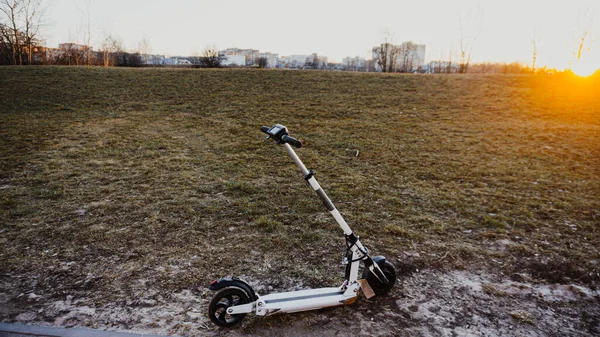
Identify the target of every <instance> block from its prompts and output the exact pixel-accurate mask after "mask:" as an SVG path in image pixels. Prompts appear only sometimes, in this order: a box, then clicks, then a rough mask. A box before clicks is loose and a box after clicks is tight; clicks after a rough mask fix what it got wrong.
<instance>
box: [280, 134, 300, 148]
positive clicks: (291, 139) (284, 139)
mask: <svg viewBox="0 0 600 337" xmlns="http://www.w3.org/2000/svg"><path fill="white" fill-rule="evenodd" d="M281 141H282V142H283V143H288V144H290V145H291V146H293V147H296V148H301V147H302V143H301V142H300V141H299V140H298V139H296V138H294V137H290V136H288V135H284V136H283V137H281Z"/></svg>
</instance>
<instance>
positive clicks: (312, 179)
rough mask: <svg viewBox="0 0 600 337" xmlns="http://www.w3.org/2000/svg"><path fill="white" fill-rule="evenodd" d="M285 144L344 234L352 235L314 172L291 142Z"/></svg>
mask: <svg viewBox="0 0 600 337" xmlns="http://www.w3.org/2000/svg"><path fill="white" fill-rule="evenodd" d="M283 146H284V147H285V149H286V150H287V152H288V154H289V155H290V157H291V158H292V160H293V161H294V163H296V165H297V166H298V167H299V168H300V171H302V174H304V176H305V177H306V178H307V179H306V180H307V181H308V183H309V184H310V186H311V187H312V188H313V190H315V192H316V193H317V195H318V196H319V198H321V201H323V204H324V205H325V207H327V210H328V211H329V212H330V213H331V215H333V218H334V219H335V221H336V222H337V223H338V225H340V227H341V228H342V230H343V231H344V234H346V235H352V230H351V229H350V226H348V224H347V223H346V220H344V218H343V217H342V215H341V214H340V211H338V210H337V208H335V205H334V204H333V202H331V199H329V197H328V196H327V194H326V193H325V191H323V189H322V188H321V185H319V183H318V182H317V179H315V177H314V172H313V173H312V174H311V172H310V171H308V169H306V166H304V163H302V160H300V158H299V157H298V155H297V154H296V152H295V151H294V149H293V148H292V147H291V146H290V144H287V143H284V144H283Z"/></svg>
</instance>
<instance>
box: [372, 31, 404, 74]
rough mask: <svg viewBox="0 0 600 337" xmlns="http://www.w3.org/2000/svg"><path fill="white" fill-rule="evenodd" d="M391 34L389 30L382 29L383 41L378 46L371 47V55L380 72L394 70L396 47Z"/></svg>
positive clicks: (396, 54)
mask: <svg viewBox="0 0 600 337" xmlns="http://www.w3.org/2000/svg"><path fill="white" fill-rule="evenodd" d="M393 40H394V39H393V35H392V33H391V32H390V31H389V30H387V29H386V30H385V31H384V36H383V42H382V43H381V44H379V47H375V48H373V55H374V56H375V60H376V61H377V64H378V65H379V67H380V68H381V71H382V72H384V73H385V72H392V71H395V70H396V65H397V58H398V52H399V50H398V47H397V46H394V44H393Z"/></svg>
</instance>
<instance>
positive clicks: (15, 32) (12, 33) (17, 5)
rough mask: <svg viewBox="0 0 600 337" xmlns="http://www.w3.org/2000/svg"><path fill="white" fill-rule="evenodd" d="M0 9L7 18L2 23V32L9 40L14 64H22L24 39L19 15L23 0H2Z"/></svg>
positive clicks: (7, 40)
mask: <svg viewBox="0 0 600 337" xmlns="http://www.w3.org/2000/svg"><path fill="white" fill-rule="evenodd" d="M0 11H2V13H4V15H5V17H4V19H6V20H7V23H6V24H2V27H3V28H2V34H3V36H4V37H5V40H6V42H8V44H9V46H10V49H11V54H12V61H13V62H12V64H14V65H21V64H22V56H21V53H22V49H21V47H22V41H23V36H22V33H21V29H20V27H19V26H18V20H19V17H20V15H21V13H22V11H23V4H22V1H21V0H2V2H0Z"/></svg>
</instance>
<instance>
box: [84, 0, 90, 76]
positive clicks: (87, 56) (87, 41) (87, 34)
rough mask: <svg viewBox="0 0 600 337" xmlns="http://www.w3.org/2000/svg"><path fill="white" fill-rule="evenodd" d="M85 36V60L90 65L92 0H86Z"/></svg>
mask: <svg viewBox="0 0 600 337" xmlns="http://www.w3.org/2000/svg"><path fill="white" fill-rule="evenodd" d="M83 21H84V28H83V38H84V40H85V45H86V48H85V60H86V64H87V65H88V66H90V65H92V47H91V43H92V17H91V15H90V0H85V10H84V12H83Z"/></svg>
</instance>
